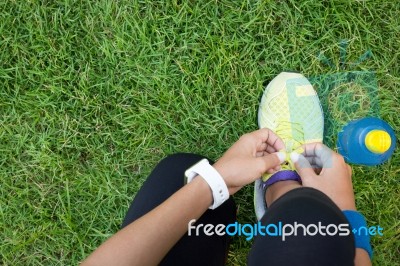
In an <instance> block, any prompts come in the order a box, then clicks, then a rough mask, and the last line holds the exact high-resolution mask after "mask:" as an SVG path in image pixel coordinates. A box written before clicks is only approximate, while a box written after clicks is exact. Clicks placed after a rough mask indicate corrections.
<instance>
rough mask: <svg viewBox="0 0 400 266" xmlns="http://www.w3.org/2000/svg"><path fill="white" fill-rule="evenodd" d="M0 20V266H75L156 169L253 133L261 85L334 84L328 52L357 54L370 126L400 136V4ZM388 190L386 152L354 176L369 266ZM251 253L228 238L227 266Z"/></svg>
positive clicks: (399, 157)
mask: <svg viewBox="0 0 400 266" xmlns="http://www.w3.org/2000/svg"><path fill="white" fill-rule="evenodd" d="M349 2H351V3H349ZM0 10H1V12H0V85H1V87H0V236H1V238H2V239H1V242H0V254H1V255H0V264H2V265H74V264H77V263H78V262H79V261H81V260H82V259H83V258H85V257H86V256H87V255H88V254H89V253H90V252H91V251H93V250H94V249H95V248H96V247H97V246H98V245H100V243H102V242H103V241H104V240H106V239H107V238H108V237H110V236H111V235H112V234H114V233H115V232H116V231H117V230H118V228H119V226H120V224H121V221H122V219H123V217H124V214H125V212H126V211H127V209H128V206H129V203H130V201H131V199H132V198H133V196H134V195H135V193H136V192H137V191H138V189H139V188H140V186H141V184H142V183H143V181H144V180H145V178H146V176H147V175H148V174H149V172H150V171H151V169H152V167H154V165H155V164H156V163H157V162H158V161H159V160H160V159H162V158H163V157H164V156H166V155H168V154H171V153H174V152H182V151H183V152H194V153H200V154H204V155H207V156H209V157H211V158H214V159H217V158H218V157H219V156H221V155H222V153H223V152H224V151H225V150H226V149H227V148H228V147H229V146H230V145H231V144H232V143H233V142H235V140H237V139H238V137H239V136H240V135H242V134H244V133H246V132H249V131H252V130H255V129H256V128H257V125H256V110H257V107H258V101H259V98H260V96H261V93H262V91H263V88H264V85H265V84H266V81H268V80H270V79H271V78H273V77H274V76H276V75H277V74H278V73H280V72H281V71H283V70H297V71H300V72H302V73H303V74H304V75H306V76H308V77H310V76H319V75H325V74H334V73H337V72H340V71H343V70H341V69H339V67H337V65H338V61H339V45H338V44H339V41H340V40H341V39H348V40H349V47H348V50H347V54H346V60H347V62H354V61H356V60H357V59H358V58H359V57H360V55H361V54H363V53H364V52H365V51H367V50H368V49H371V51H372V53H373V56H372V58H371V59H369V60H366V61H364V62H362V63H361V64H360V65H358V66H352V65H350V64H347V65H346V67H347V69H346V71H347V70H358V71H373V72H375V73H376V79H377V82H378V86H379V94H378V97H379V101H380V116H381V117H382V118H383V119H385V120H386V121H387V122H388V123H390V124H391V125H392V127H393V128H394V129H395V131H396V134H397V136H398V137H399V131H400V117H399V112H400V100H399V97H400V64H399V62H400V2H399V1H394V0H369V1H345V0H337V1H336V0H330V1H294V0H293V1H292V0H286V1H285V0H281V1H177V0H173V1H135V0H129V1H128V0H120V1H112V0H98V1H84V0H80V1H78V0H65V1H39V0H26V1H17V0H3V1H1V2H0ZM320 52H323V53H324V55H325V56H326V57H327V58H332V59H333V63H334V65H335V66H336V67H333V68H332V67H331V66H327V65H324V64H322V63H321V61H320V60H319V59H318V54H319V53H320ZM321 100H322V101H326V99H321ZM328 111H329V110H328ZM331 111H332V110H331ZM334 112H336V115H340V114H341V113H340V112H341V110H340V108H339V109H336V110H334ZM350 118H353V117H350ZM336 133H337V132H336ZM397 145H399V141H397ZM399 177H400V152H399V149H397V150H396V151H395V154H394V155H393V157H392V158H391V159H390V161H389V162H387V163H385V164H384V165H382V166H378V167H361V166H354V167H353V182H354V188H355V191H356V200H357V206H358V209H359V210H360V211H361V212H362V213H363V214H364V215H365V216H366V218H367V220H368V223H369V224H370V225H380V226H381V227H383V228H384V236H383V237H373V238H372V244H373V247H374V253H375V256H374V265H396V263H398V262H399V261H400V229H399V228H400V222H399V221H400V211H399V199H400V185H399ZM235 200H236V202H237V204H238V206H239V211H238V219H239V221H240V222H242V223H252V222H254V220H255V215H254V213H253V199H252V187H251V186H248V187H246V188H245V189H243V190H242V191H240V192H239V193H238V194H237V195H236V196H235ZM250 246H251V242H248V241H246V240H245V239H244V238H243V237H236V238H234V241H233V244H232V246H231V250H230V253H229V264H230V265H245V262H246V255H247V253H248V251H249V248H250ZM397 265H398V264H397Z"/></svg>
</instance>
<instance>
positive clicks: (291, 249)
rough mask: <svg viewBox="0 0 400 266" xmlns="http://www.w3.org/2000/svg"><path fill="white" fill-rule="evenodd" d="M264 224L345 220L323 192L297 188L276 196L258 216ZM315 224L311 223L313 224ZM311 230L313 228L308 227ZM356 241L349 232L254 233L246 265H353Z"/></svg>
mask: <svg viewBox="0 0 400 266" xmlns="http://www.w3.org/2000/svg"><path fill="white" fill-rule="evenodd" d="M261 223H262V224H263V225H264V226H267V225H269V224H274V225H277V226H278V225H279V223H282V225H285V224H291V225H294V224H295V223H297V224H302V225H304V226H305V227H307V226H308V225H310V224H315V225H317V226H318V223H321V225H322V226H326V225H329V224H334V225H335V226H336V227H337V226H338V225H339V224H348V221H347V220H346V218H345V216H344V215H343V213H342V212H341V211H340V209H339V208H338V207H337V206H336V205H335V204H334V203H333V202H332V200H330V199H329V198H328V197H327V196H326V195H325V194H323V193H322V192H320V191H318V190H315V189H312V188H304V187H303V188H297V189H294V190H291V191H289V192H288V193H286V194H285V195H283V196H282V197H281V198H279V199H278V200H276V201H275V202H274V203H273V204H272V205H271V207H270V208H269V209H268V211H267V212H266V214H265V215H264V217H263V218H262V219H261ZM312 227H313V228H314V226H312ZM311 231H314V230H312V229H311ZM354 256H355V244H354V237H353V235H352V234H349V235H348V236H339V235H338V234H337V235H334V236H329V235H325V236H323V235H320V234H316V235H314V236H311V235H306V236H304V234H303V229H302V228H300V227H298V232H297V236H294V235H293V236H288V237H286V238H285V240H283V239H282V237H281V236H257V237H256V238H255V240H254V244H253V246H252V249H251V251H250V254H249V257H248V264H249V265H353V261H354Z"/></svg>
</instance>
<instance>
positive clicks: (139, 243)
mask: <svg viewBox="0 0 400 266" xmlns="http://www.w3.org/2000/svg"><path fill="white" fill-rule="evenodd" d="M211 203H212V194H211V190H210V188H209V186H208V184H207V183H206V182H205V181H204V179H202V178H198V177H197V178H195V179H194V180H193V181H192V182H191V183H189V184H188V185H185V186H184V187H183V188H181V189H180V190H178V191H177V192H176V193H175V194H173V195H172V196H171V197H170V198H169V199H168V200H166V201H165V202H164V203H162V204H161V205H160V206H158V207H157V208H155V209H154V210H152V211H151V212H149V213H148V214H146V215H144V216H143V217H141V218H139V219H138V220H136V221H135V222H133V223H132V224H130V225H128V226H126V227H125V228H124V229H122V230H121V231H119V232H118V233H117V234H115V235H114V236H112V237H111V238H110V239H108V240H107V241H106V242H105V243H103V244H102V245H101V246H100V247H99V248H98V249H97V250H96V251H95V252H93V253H92V254H91V255H90V256H89V257H88V258H87V259H86V260H85V261H84V262H83V264H82V265H156V264H158V263H159V262H160V261H161V260H162V258H163V257H164V256H165V255H166V254H167V252H168V251H169V250H170V249H171V248H172V247H173V246H174V244H175V243H176V242H177V241H178V240H179V239H180V238H181V237H182V236H183V235H184V234H185V232H186V231H187V225H188V222H189V221H190V220H192V219H198V218H199V217H200V216H201V215H202V214H203V213H204V212H205V211H206V210H207V208H208V207H209V206H210V205H211Z"/></svg>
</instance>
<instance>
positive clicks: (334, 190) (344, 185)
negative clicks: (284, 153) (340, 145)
mask: <svg viewBox="0 0 400 266" xmlns="http://www.w3.org/2000/svg"><path fill="white" fill-rule="evenodd" d="M303 147H304V152H303V154H294V153H292V154H291V159H292V161H293V162H294V163H295V166H296V170H297V172H298V173H299V175H300V177H301V180H302V182H303V186H305V187H312V188H315V189H318V190H320V191H321V192H323V193H324V194H326V195H327V196H328V197H329V198H331V199H332V201H333V202H335V204H336V205H337V206H338V207H339V208H340V209H341V210H355V209H356V205H355V201H354V192H353V184H352V182H351V168H350V166H349V165H348V164H346V163H345V161H344V159H343V157H342V156H341V155H339V154H337V153H336V152H334V151H332V150H331V149H329V148H328V147H327V146H325V145H323V144H321V143H311V144H306V145H304V146H303ZM319 169H322V170H321V172H320V173H319V174H317V172H318V170H319Z"/></svg>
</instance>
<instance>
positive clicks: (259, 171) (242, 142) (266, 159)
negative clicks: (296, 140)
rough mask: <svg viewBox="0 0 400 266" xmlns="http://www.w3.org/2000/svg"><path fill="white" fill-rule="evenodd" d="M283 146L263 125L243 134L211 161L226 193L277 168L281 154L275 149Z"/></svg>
mask: <svg viewBox="0 0 400 266" xmlns="http://www.w3.org/2000/svg"><path fill="white" fill-rule="evenodd" d="M284 148H285V145H284V143H283V141H282V139H280V138H279V137H278V136H277V135H276V134H275V133H274V132H272V131H271V130H270V129H267V128H263V129H260V130H257V131H254V132H251V133H248V134H245V135H243V136H242V137H240V139H239V140H238V141H237V142H235V143H234V144H233V145H232V147H230V148H229V149H228V150H227V151H226V152H225V154H224V155H223V156H222V157H221V158H220V159H219V160H218V161H217V162H216V163H215V164H214V168H215V169H216V170H217V171H218V172H219V174H220V175H221V176H222V177H223V178H224V180H225V183H226V185H227V187H228V190H229V194H231V195H233V194H234V193H236V192H237V191H238V190H239V189H241V188H242V187H243V186H245V185H247V184H250V183H252V182H254V181H255V180H256V179H257V178H260V177H261V175H263V174H264V173H267V172H268V173H274V172H275V171H277V170H279V169H280V164H281V163H282V162H283V161H284V159H285V154H284V153H281V152H278V151H279V150H282V149H284Z"/></svg>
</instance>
